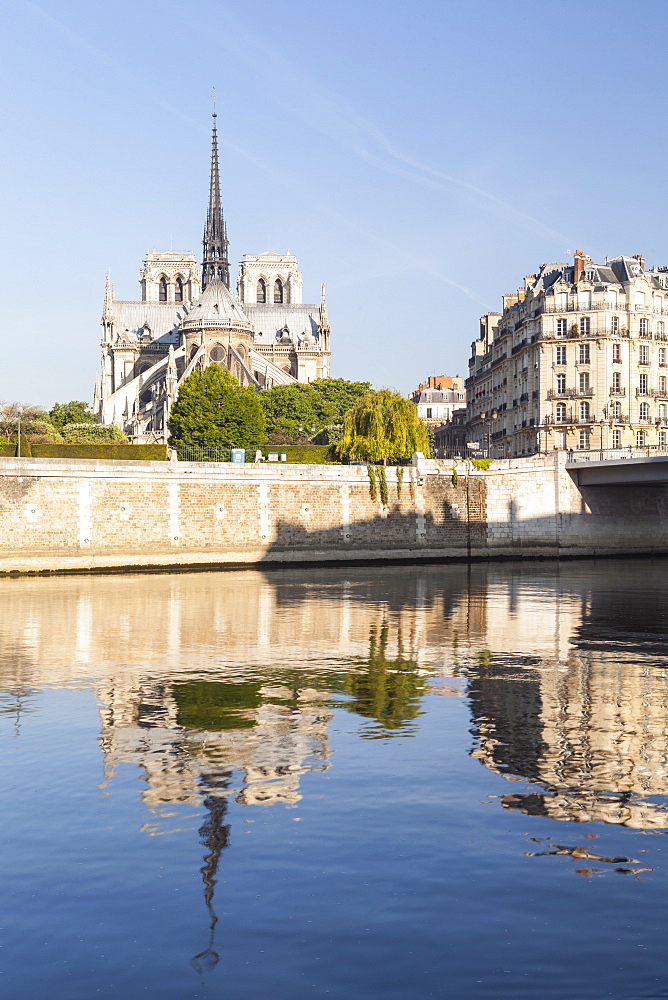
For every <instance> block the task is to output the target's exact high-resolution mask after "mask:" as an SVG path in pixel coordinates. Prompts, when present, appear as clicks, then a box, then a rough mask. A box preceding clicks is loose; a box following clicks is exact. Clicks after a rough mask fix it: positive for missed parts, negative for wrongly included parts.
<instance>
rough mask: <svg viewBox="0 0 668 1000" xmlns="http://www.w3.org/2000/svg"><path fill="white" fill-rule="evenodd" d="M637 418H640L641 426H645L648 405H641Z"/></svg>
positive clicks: (647, 418) (647, 417)
mask: <svg viewBox="0 0 668 1000" xmlns="http://www.w3.org/2000/svg"><path fill="white" fill-rule="evenodd" d="M638 417H639V418H640V423H641V424H646V423H647V422H648V421H649V403H641V404H640V409H639V411H638Z"/></svg>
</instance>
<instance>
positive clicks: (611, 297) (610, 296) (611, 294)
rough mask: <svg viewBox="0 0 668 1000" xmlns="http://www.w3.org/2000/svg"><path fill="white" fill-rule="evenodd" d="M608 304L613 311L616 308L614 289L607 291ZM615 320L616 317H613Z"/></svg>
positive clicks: (615, 290)
mask: <svg viewBox="0 0 668 1000" xmlns="http://www.w3.org/2000/svg"><path fill="white" fill-rule="evenodd" d="M608 302H609V304H610V305H611V306H612V308H613V309H616V308H617V289H616V288H609V289H608ZM616 318H617V317H615V319H616Z"/></svg>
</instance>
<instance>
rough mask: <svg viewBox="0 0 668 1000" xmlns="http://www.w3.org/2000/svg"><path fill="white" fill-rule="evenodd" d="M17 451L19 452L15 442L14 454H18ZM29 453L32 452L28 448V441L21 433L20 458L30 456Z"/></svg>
mask: <svg viewBox="0 0 668 1000" xmlns="http://www.w3.org/2000/svg"><path fill="white" fill-rule="evenodd" d="M18 453H19V446H18V443H17V444H15V445H14V454H15V455H18ZM31 454H32V452H31V450H30V441H29V439H28V438H27V437H25V436H24V435H23V434H21V458H30V455H31Z"/></svg>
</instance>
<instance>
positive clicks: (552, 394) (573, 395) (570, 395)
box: [547, 388, 594, 399]
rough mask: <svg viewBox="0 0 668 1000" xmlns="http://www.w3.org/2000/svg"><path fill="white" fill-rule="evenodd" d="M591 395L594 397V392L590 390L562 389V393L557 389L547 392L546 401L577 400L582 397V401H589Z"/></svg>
mask: <svg viewBox="0 0 668 1000" xmlns="http://www.w3.org/2000/svg"><path fill="white" fill-rule="evenodd" d="M593 395H594V390H593V389H592V388H589V389H563V390H562V391H560V390H559V389H548V390H547V398H548V399H577V398H578V397H582V398H584V399H591V397H592V396H593Z"/></svg>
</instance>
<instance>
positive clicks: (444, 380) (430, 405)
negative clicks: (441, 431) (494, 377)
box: [410, 375, 466, 427]
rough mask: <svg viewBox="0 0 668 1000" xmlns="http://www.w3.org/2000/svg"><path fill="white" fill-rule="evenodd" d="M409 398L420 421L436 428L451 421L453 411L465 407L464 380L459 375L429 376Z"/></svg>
mask: <svg viewBox="0 0 668 1000" xmlns="http://www.w3.org/2000/svg"><path fill="white" fill-rule="evenodd" d="M410 398H411V399H412V400H413V402H414V403H415V405H416V406H417V411H418V416H419V418H420V420H423V421H424V422H425V424H427V425H428V426H431V427H438V426H440V425H441V424H443V423H446V422H448V421H449V420H451V419H452V414H453V411H454V410H456V409H457V408H458V407H463V406H464V405H465V401H466V393H465V391H464V380H463V379H462V378H461V377H460V376H459V375H430V376H429V377H428V379H427V381H426V382H421V383H420V385H419V386H418V387H417V389H415V390H414V391H413V392H412V393H411V396H410Z"/></svg>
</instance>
